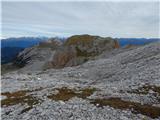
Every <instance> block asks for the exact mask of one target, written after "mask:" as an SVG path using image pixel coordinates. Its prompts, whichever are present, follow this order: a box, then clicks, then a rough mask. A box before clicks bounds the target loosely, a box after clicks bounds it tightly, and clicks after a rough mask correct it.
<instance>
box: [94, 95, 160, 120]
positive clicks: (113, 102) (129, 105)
mask: <svg viewBox="0 0 160 120" xmlns="http://www.w3.org/2000/svg"><path fill="white" fill-rule="evenodd" d="M91 103H92V104H95V105H97V104H98V106H99V107H103V106H110V107H113V108H115V109H122V110H125V109H131V110H132V112H133V113H135V114H138V113H141V114H143V115H146V116H149V117H151V118H158V117H160V108H159V107H154V106H151V105H141V104H140V103H137V102H130V101H124V100H121V99H120V98H109V99H95V100H91Z"/></svg>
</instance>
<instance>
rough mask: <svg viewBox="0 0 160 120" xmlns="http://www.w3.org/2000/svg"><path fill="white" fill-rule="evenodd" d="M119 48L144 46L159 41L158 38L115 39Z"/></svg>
mask: <svg viewBox="0 0 160 120" xmlns="http://www.w3.org/2000/svg"><path fill="white" fill-rule="evenodd" d="M117 39H118V41H119V44H120V46H121V47H123V46H126V45H144V44H148V43H151V42H157V41H160V39H159V38H148V39H147V38H117Z"/></svg>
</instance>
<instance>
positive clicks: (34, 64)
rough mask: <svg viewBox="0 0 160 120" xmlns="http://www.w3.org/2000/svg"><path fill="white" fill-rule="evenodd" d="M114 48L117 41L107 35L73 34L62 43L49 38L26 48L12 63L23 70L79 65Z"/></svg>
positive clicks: (116, 46)
mask: <svg viewBox="0 0 160 120" xmlns="http://www.w3.org/2000/svg"><path fill="white" fill-rule="evenodd" d="M115 48H119V44H118V42H117V41H116V40H115V39H112V38H109V37H108V38H103V37H100V36H91V35H75V36H71V37H69V38H68V39H67V40H66V42H64V43H61V42H59V41H58V40H55V39H51V40H48V41H46V42H41V43H40V44H39V45H37V46H34V47H31V48H27V49H25V50H24V51H23V52H21V53H20V54H19V55H18V56H17V59H16V61H15V62H14V63H15V64H16V65H18V66H20V67H23V71H26V70H29V71H34V70H43V69H48V68H63V67H69V66H76V65H80V64H82V63H85V62H86V61H88V60H90V59H93V58H94V57H95V56H98V55H100V54H101V53H102V52H104V51H111V50H113V49H115ZM21 71H22V69H21Z"/></svg>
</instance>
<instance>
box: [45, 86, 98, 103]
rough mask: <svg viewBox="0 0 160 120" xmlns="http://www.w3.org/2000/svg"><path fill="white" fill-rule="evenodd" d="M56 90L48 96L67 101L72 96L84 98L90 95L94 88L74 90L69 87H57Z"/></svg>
mask: <svg viewBox="0 0 160 120" xmlns="http://www.w3.org/2000/svg"><path fill="white" fill-rule="evenodd" d="M57 90H58V91H59V92H58V93H57V94H53V95H49V96H48V98H50V99H52V100H55V101H59V100H62V101H68V100H70V99H71V98H73V97H79V98H83V99H86V98H87V97H88V96H90V95H92V94H93V93H94V92H95V91H96V89H95V88H86V89H82V90H79V91H76V90H74V89H69V88H66V87H62V88H58V89H57Z"/></svg>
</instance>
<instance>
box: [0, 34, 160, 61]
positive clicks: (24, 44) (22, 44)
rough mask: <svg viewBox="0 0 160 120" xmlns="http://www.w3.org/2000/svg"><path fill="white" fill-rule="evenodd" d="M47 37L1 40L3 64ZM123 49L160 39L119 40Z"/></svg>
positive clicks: (63, 39)
mask: <svg viewBox="0 0 160 120" xmlns="http://www.w3.org/2000/svg"><path fill="white" fill-rule="evenodd" d="M48 39H49V38H47V37H20V38H7V39H2V40H1V64H5V63H8V62H11V61H13V60H14V59H15V58H16V56H17V54H18V53H19V52H21V51H23V50H24V49H25V48H28V47H32V46H34V45H36V44H38V43H40V42H43V41H46V40H48ZM56 39H57V40H60V41H65V39H66V38H56ZM117 40H118V42H119V44H120V46H121V47H123V46H126V45H143V44H147V43H150V42H156V41H159V40H160V39H158V38H157V39H156V38H150V39H146V38H117Z"/></svg>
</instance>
